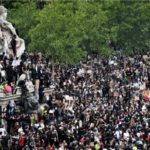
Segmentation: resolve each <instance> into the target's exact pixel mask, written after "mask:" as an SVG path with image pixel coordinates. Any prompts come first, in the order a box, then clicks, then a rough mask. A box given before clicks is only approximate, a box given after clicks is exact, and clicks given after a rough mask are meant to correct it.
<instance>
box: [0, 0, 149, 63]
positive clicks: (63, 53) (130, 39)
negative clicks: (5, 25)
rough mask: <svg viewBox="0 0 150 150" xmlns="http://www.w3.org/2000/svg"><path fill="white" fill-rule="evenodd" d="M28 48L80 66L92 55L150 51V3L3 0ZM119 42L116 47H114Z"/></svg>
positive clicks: (88, 0) (84, 0) (11, 19)
mask: <svg viewBox="0 0 150 150" xmlns="http://www.w3.org/2000/svg"><path fill="white" fill-rule="evenodd" d="M3 4H4V5H5V6H6V7H7V8H8V9H9V14H8V15H9V20H10V21H11V22H13V23H14V24H15V26H16V28H17V29H18V31H19V35H20V36H21V37H22V38H24V39H25V41H26V44H27V48H30V51H33V52H42V53H44V54H45V55H47V56H50V57H51V58H53V60H55V61H59V62H62V63H64V62H67V63H74V62H76V61H77V60H79V59H80V58H81V57H82V56H84V55H85V54H86V53H88V52H92V51H94V52H98V53H99V54H100V55H102V56H109V55H111V54H112V51H113V47H115V48H120V49H123V50H124V52H125V53H132V52H133V50H134V52H143V50H149V49H150V40H149V39H150V24H149V22H148V21H149V20H150V13H149V9H150V3H149V2H148V1H140V2H139V1H123V0H117V1H114V0H106V1H98V0H82V1H81V0H76V1H67V0H63V1H54V0H51V1H40V0H38V1H37V0H29V1H27V0H26V1H22V2H20V1H14V2H12V1H11V3H8V2H3ZM112 43H113V46H112Z"/></svg>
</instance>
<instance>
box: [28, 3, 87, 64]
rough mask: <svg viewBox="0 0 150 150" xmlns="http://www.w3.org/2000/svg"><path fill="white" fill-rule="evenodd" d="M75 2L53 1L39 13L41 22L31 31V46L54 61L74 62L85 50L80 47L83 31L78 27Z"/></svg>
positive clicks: (38, 19)
mask: <svg viewBox="0 0 150 150" xmlns="http://www.w3.org/2000/svg"><path fill="white" fill-rule="evenodd" d="M73 7H74V6H73V3H72V2H68V3H66V4H65V5H64V3H58V2H53V3H51V4H49V5H47V6H46V7H45V8H44V9H43V10H42V11H41V13H40V14H39V16H38V18H37V21H38V22H39V24H38V25H37V26H36V27H35V28H34V29H32V30H31V31H30V36H31V43H30V48H31V49H32V50H34V51H36V52H43V53H44V54H45V55H47V56H50V57H51V58H52V59H53V61H59V62H63V63H64V62H67V63H74V62H76V61H77V60H79V59H80V58H81V57H82V56H83V55H84V54H85V52H84V51H82V50H81V49H80V47H79V43H80V40H81V33H80V31H79V29H78V28H77V26H76V25H77V24H76V17H75V16H74V12H73V9H72V8H73Z"/></svg>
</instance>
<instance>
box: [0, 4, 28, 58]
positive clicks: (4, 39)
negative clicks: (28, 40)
mask: <svg viewBox="0 0 150 150" xmlns="http://www.w3.org/2000/svg"><path fill="white" fill-rule="evenodd" d="M6 19H7V9H6V8H5V7H4V6H0V53H5V54H6V55H9V54H12V55H13V56H14V57H20V56H21V55H22V54H23V53H24V50H25V42H24V40H23V39H21V38H20V37H19V36H18V35H17V33H16V30H15V28H14V27H13V25H12V24H11V23H10V22H8V21H7V20H6Z"/></svg>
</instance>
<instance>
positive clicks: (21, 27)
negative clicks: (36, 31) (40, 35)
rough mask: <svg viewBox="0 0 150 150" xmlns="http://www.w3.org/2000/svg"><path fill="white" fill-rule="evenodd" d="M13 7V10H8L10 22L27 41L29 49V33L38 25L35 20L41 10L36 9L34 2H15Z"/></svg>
mask: <svg viewBox="0 0 150 150" xmlns="http://www.w3.org/2000/svg"><path fill="white" fill-rule="evenodd" d="M12 5H13V8H12V9H8V20H9V21H10V22H12V23H13V24H14V25H15V27H16V29H17V31H18V34H19V36H20V37H22V38H23V39H24V40H25V42H26V47H27V49H28V44H29V43H30V41H31V38H30V36H29V31H30V29H32V28H34V27H35V26H36V24H37V23H38V22H37V20H36V19H35V18H36V16H38V13H39V10H37V9H36V5H35V3H34V2H30V3H27V2H26V3H21V2H15V3H13V4H12Z"/></svg>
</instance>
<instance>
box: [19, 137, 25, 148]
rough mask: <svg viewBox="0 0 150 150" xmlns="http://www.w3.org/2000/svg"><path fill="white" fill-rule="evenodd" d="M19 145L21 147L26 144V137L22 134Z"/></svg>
mask: <svg viewBox="0 0 150 150" xmlns="http://www.w3.org/2000/svg"><path fill="white" fill-rule="evenodd" d="M18 145H19V146H20V147H23V146H24V145H25V138H24V137H22V136H20V137H19V141H18Z"/></svg>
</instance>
